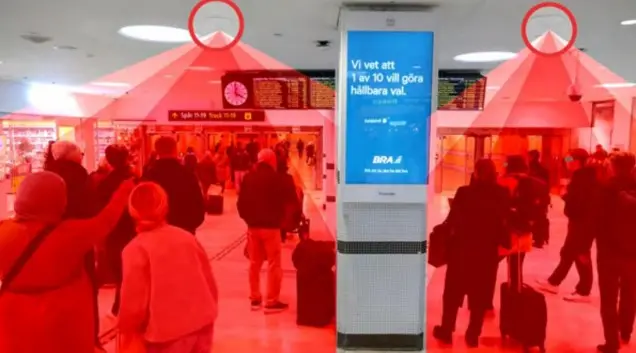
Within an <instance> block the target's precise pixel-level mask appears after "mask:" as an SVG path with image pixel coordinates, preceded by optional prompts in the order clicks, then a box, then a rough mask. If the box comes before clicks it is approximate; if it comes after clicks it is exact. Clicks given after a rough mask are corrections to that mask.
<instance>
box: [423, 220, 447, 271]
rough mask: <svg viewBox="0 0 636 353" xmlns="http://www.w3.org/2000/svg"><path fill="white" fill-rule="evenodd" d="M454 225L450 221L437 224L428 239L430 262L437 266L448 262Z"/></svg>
mask: <svg viewBox="0 0 636 353" xmlns="http://www.w3.org/2000/svg"><path fill="white" fill-rule="evenodd" d="M451 237H452V227H451V225H450V224H449V223H448V222H443V223H441V224H438V225H436V226H435V227H434V228H433V231H432V232H431V235H430V236H429V240H428V242H429V243H428V263H429V265H431V266H433V267H435V268H437V267H442V266H444V265H446V264H447V263H448V251H449V247H450V242H451Z"/></svg>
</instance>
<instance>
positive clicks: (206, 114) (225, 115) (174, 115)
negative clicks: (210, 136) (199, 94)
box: [168, 110, 265, 123]
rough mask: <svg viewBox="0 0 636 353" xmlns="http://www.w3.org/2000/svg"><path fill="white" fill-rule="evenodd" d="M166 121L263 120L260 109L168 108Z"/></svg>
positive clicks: (263, 116)
mask: <svg viewBox="0 0 636 353" xmlns="http://www.w3.org/2000/svg"><path fill="white" fill-rule="evenodd" d="M168 121H173V122H187V121H191V122H215V121H216V122H244V123H249V122H263V121H265V112H264V111H262V110H170V111H169V112H168Z"/></svg>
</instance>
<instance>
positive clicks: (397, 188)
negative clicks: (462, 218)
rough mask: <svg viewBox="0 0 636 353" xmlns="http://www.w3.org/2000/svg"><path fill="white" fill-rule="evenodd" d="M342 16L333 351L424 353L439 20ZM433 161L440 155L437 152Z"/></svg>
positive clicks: (400, 9) (401, 12)
mask: <svg viewBox="0 0 636 353" xmlns="http://www.w3.org/2000/svg"><path fill="white" fill-rule="evenodd" d="M424 10H426V8H425V7H424V8H423V7H421V6H406V7H405V6H397V5H391V4H387V5H382V4H380V5H373V6H368V5H367V6H366V7H364V6H356V7H346V8H343V9H342V11H341V12H340V18H339V25H340V30H341V41H340V43H341V48H340V62H339V67H338V70H337V71H338V73H337V74H338V80H337V89H336V92H337V94H338V97H337V115H338V119H337V121H338V125H337V126H338V129H337V135H338V146H337V151H338V154H339V157H338V170H337V173H336V179H337V191H338V200H337V202H338V206H337V250H338V255H337V256H338V266H337V291H338V296H337V298H338V300H337V305H338V310H337V320H336V328H337V347H338V349H339V351H340V352H346V351H354V350H358V351H359V350H364V351H380V352H385V351H422V350H423V349H424V347H425V342H424V340H425V339H424V331H425V327H426V322H425V310H426V309H425V302H426V297H425V296H426V290H425V282H426V268H427V261H426V236H427V232H426V229H427V203H428V177H429V170H430V165H429V162H430V158H431V157H430V155H431V153H430V152H431V151H430V148H431V147H430V129H431V126H430V118H431V114H432V111H433V109H434V108H435V107H436V106H437V102H436V99H437V95H436V94H433V92H436V90H437V68H436V67H435V56H434V43H435V39H434V33H433V32H432V29H433V28H435V24H434V23H433V21H434V20H435V16H434V15H433V14H432V13H430V12H425V11H424ZM433 153H434V152H433Z"/></svg>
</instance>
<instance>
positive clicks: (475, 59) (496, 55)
mask: <svg viewBox="0 0 636 353" xmlns="http://www.w3.org/2000/svg"><path fill="white" fill-rule="evenodd" d="M516 56H517V53H512V52H509V51H480V52H474V53H465V54H459V55H457V56H455V57H454V58H453V59H454V60H455V61H461V62H467V63H489V62H497V61H506V60H510V59H512V58H514V57H516Z"/></svg>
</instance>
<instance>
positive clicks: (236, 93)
mask: <svg viewBox="0 0 636 353" xmlns="http://www.w3.org/2000/svg"><path fill="white" fill-rule="evenodd" d="M223 95H224V96H225V100H226V101H227V102H228V103H230V104H231V105H233V106H240V105H243V104H245V102H246V101H247V87H245V85H244V84H242V83H241V82H238V81H232V82H230V83H229V84H228V85H227V86H225V90H224V91H223Z"/></svg>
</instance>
